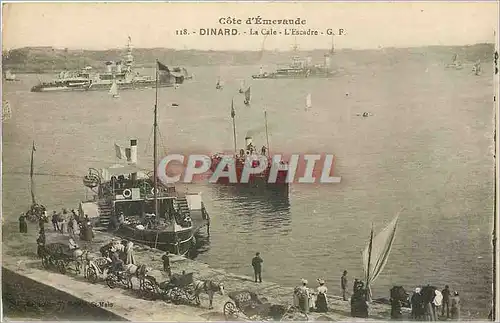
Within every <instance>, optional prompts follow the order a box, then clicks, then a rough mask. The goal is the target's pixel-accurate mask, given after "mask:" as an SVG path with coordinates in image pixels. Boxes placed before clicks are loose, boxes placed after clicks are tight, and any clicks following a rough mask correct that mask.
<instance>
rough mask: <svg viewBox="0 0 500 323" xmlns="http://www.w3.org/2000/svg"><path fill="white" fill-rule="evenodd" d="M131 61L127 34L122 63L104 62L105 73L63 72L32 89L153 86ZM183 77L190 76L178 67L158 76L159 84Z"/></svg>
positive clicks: (87, 69) (177, 81)
mask: <svg viewBox="0 0 500 323" xmlns="http://www.w3.org/2000/svg"><path fill="white" fill-rule="evenodd" d="M133 63H134V57H133V56H132V39H131V38H130V37H129V38H128V44H127V52H126V55H125V59H124V62H122V61H118V62H111V61H108V62H106V72H105V73H93V72H92V67H90V66H87V67H85V68H84V69H82V70H81V71H76V72H75V71H74V72H68V71H63V72H61V73H60V74H59V77H58V78H57V79H55V80H53V81H51V82H47V83H40V84H38V85H35V86H33V87H32V88H31V92H51V91H92V90H97V91H99V90H101V91H109V90H110V89H111V87H112V85H113V83H116V85H117V86H118V87H119V88H120V90H127V89H141V88H154V87H155V86H156V79H155V78H154V77H151V76H144V75H140V74H139V73H138V72H135V71H134V69H133ZM186 78H189V77H188V75H187V71H186V70H185V69H179V68H177V69H173V70H169V71H160V72H159V75H158V87H169V86H174V85H175V84H181V83H183V82H184V80H185V79H186Z"/></svg>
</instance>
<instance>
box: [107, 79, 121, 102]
mask: <svg viewBox="0 0 500 323" xmlns="http://www.w3.org/2000/svg"><path fill="white" fill-rule="evenodd" d="M109 94H111V95H112V96H113V98H119V97H120V95H119V94H118V84H116V82H113V84H112V85H111V88H110V89H109Z"/></svg>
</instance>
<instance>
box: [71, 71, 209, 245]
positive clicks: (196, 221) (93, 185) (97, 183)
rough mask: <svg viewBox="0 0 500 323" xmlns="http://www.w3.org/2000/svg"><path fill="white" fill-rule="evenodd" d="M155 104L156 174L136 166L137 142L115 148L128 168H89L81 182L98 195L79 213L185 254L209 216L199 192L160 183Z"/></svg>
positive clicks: (147, 242)
mask: <svg viewBox="0 0 500 323" xmlns="http://www.w3.org/2000/svg"><path fill="white" fill-rule="evenodd" d="M157 64H158V70H162V69H165V68H166V66H165V65H163V64H161V63H160V62H157ZM157 77H158V71H157ZM156 98H157V96H156ZM157 105H158V104H157V102H156V104H155V109H154V122H153V129H154V144H153V146H154V154H153V155H154V156H153V159H154V162H153V163H154V166H153V167H154V172H153V175H152V176H148V175H147V174H146V173H145V172H144V171H143V170H142V169H141V168H139V167H138V165H137V140H135V139H133V140H131V141H130V148H126V149H125V148H123V147H121V146H119V145H116V144H115V150H116V156H117V158H118V159H125V158H126V159H127V162H128V164H127V165H116V167H110V168H107V169H101V170H97V169H93V168H92V169H90V170H89V173H88V174H87V175H86V176H85V177H84V179H83V184H84V185H85V186H86V187H87V188H89V189H91V190H92V192H93V193H94V194H93V195H94V197H93V199H92V201H87V202H82V203H81V204H80V210H81V213H83V214H88V213H89V212H93V213H94V214H93V216H92V218H98V221H99V224H100V225H102V226H109V225H110V222H111V226H110V228H112V229H113V230H114V234H115V235H116V236H119V237H121V238H124V239H127V240H130V241H133V242H136V243H140V244H145V245H149V246H151V247H153V248H158V249H162V250H168V251H169V252H172V253H175V254H179V255H185V254H187V253H188V252H189V250H190V249H191V248H192V247H193V246H194V245H195V242H196V240H195V234H196V233H197V232H198V231H199V230H200V229H201V228H202V227H204V226H207V228H208V227H209V223H210V217H209V215H208V213H207V211H206V209H205V206H204V204H203V201H202V198H201V194H199V193H198V194H196V193H194V194H188V193H186V194H181V193H178V192H176V190H175V187H174V186H173V185H171V186H167V185H164V184H162V183H160V182H159V180H158V176H157V133H158V131H157ZM89 218H90V216H89ZM121 220H123V221H121ZM119 222H121V223H119Z"/></svg>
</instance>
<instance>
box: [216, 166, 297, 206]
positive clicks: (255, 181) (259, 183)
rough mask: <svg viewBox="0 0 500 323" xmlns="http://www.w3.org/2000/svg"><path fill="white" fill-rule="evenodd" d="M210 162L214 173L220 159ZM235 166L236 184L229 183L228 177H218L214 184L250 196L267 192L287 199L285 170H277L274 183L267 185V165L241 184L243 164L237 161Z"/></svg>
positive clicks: (268, 170)
mask: <svg viewBox="0 0 500 323" xmlns="http://www.w3.org/2000/svg"><path fill="white" fill-rule="evenodd" d="M211 161H212V162H211V166H210V170H211V171H212V172H215V171H216V169H217V166H218V165H219V163H220V162H221V159H220V158H219V157H215V156H214V157H212V159H211ZM235 164H236V179H237V183H231V182H230V180H229V178H228V177H220V178H218V179H217V181H216V183H215V184H219V185H227V186H234V187H235V188H237V190H239V191H245V192H247V193H250V194H251V195H256V193H258V192H259V191H260V192H262V193H265V192H266V191H267V192H274V193H278V194H279V195H281V196H284V197H288V195H289V190H290V187H289V186H290V184H289V183H288V182H287V174H288V171H287V170H278V173H277V176H276V181H275V182H274V183H269V182H268V179H269V174H270V172H271V167H272V166H271V165H269V166H268V167H267V169H266V170H264V171H263V172H262V173H260V174H250V176H249V178H248V182H246V183H242V182H241V178H242V174H243V169H244V164H242V163H240V162H238V161H236V163H235ZM278 167H279V166H278ZM226 170H227V168H226ZM257 195H260V194H257Z"/></svg>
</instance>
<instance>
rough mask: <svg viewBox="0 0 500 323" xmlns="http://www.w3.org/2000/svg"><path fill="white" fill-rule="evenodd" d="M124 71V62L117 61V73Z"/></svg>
mask: <svg viewBox="0 0 500 323" xmlns="http://www.w3.org/2000/svg"><path fill="white" fill-rule="evenodd" d="M121 72H122V62H117V63H116V73H121Z"/></svg>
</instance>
